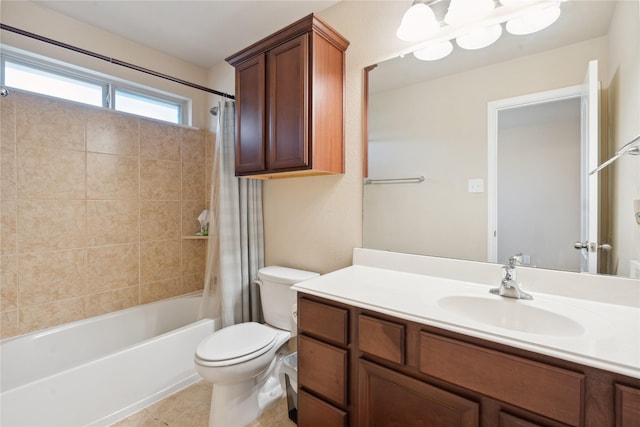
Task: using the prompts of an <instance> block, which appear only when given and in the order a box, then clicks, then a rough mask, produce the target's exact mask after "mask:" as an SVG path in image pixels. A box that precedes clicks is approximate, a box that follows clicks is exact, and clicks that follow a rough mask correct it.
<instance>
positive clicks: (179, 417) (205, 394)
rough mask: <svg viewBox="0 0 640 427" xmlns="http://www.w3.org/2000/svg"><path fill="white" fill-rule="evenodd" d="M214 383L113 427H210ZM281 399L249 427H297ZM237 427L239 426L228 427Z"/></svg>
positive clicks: (175, 396)
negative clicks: (210, 406) (210, 407)
mask: <svg viewBox="0 0 640 427" xmlns="http://www.w3.org/2000/svg"><path fill="white" fill-rule="evenodd" d="M210 403H211V384H208V383H206V382H204V381H200V382H198V383H196V384H194V385H192V386H190V387H187V388H185V389H184V390H181V391H179V392H178V393H176V394H173V395H171V396H169V397H167V398H165V399H163V400H161V401H160V402H158V403H156V404H154V405H152V406H150V407H148V408H145V409H143V410H142V411H140V412H137V413H135V414H133V415H131V416H130V417H128V418H125V419H124V420H122V421H120V422H118V423H116V424H114V426H113V427H167V426H169V427H207V424H208V420H209V405H210ZM295 426H296V424H295V423H293V422H292V421H290V420H289V417H288V415H287V399H286V397H284V398H282V399H281V400H280V401H278V402H277V403H276V404H275V405H273V406H271V407H270V408H268V409H267V410H266V411H265V413H264V414H263V415H262V416H261V417H260V418H259V419H257V420H256V421H254V422H252V423H251V424H249V426H248V427H295ZM229 427H236V426H229Z"/></svg>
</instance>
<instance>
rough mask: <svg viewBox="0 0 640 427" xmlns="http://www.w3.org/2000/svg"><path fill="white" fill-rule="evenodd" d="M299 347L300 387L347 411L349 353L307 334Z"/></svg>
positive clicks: (302, 338) (299, 341)
mask: <svg viewBox="0 0 640 427" xmlns="http://www.w3.org/2000/svg"><path fill="white" fill-rule="evenodd" d="M298 346H299V347H298V384H300V386H301V387H303V388H306V389H308V390H311V391H313V392H314V393H315V394H317V395H320V396H322V397H323V398H325V399H327V400H329V401H331V402H332V403H334V404H336V405H339V406H341V407H343V408H346V406H347V396H348V392H347V366H348V363H347V351H346V350H342V349H339V348H336V347H334V346H332V345H329V344H326V343H323V342H322V341H318V340H315V339H313V338H309V337H306V336H304V335H301V336H300V337H299V339H298Z"/></svg>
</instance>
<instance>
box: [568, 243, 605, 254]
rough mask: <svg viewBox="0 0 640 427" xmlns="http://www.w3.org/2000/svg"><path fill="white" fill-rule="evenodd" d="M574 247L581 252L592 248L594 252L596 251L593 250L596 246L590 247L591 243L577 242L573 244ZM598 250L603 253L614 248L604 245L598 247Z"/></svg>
mask: <svg viewBox="0 0 640 427" xmlns="http://www.w3.org/2000/svg"><path fill="white" fill-rule="evenodd" d="M573 247H574V248H575V249H579V250H582V249H587V250H588V249H589V248H591V250H592V251H595V249H593V248H594V247H595V244H594V245H590V244H589V242H575V243H574V244H573ZM598 249H600V250H601V251H603V252H609V251H610V250H611V249H612V247H611V245H610V244H608V243H603V244H601V245H598Z"/></svg>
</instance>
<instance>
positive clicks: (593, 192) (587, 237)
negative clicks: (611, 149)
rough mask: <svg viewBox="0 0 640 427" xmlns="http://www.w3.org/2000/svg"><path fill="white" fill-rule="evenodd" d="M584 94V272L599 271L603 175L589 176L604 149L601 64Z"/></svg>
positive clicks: (592, 66) (590, 73)
mask: <svg viewBox="0 0 640 427" xmlns="http://www.w3.org/2000/svg"><path fill="white" fill-rule="evenodd" d="M584 86H585V90H584V94H583V95H582V111H581V113H582V147H583V162H582V164H583V168H584V170H583V173H582V179H583V182H582V205H583V209H584V212H585V214H584V215H583V216H582V219H581V230H580V231H581V232H580V241H579V242H576V243H577V244H576V246H575V247H576V249H579V250H580V252H581V264H580V270H581V271H586V272H589V273H597V272H598V252H599V248H600V245H599V243H598V205H599V203H598V192H599V176H600V175H599V174H597V173H594V174H592V175H589V171H592V170H594V169H596V168H597V167H598V163H599V156H598V150H599V147H600V126H599V125H600V82H599V80H598V61H591V62H589V66H588V68H587V75H586V76H585V81H584Z"/></svg>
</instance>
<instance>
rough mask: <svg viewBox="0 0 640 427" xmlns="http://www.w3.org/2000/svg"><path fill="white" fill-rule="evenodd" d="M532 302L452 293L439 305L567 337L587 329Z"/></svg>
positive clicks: (506, 324) (494, 321) (487, 321)
mask: <svg viewBox="0 0 640 427" xmlns="http://www.w3.org/2000/svg"><path fill="white" fill-rule="evenodd" d="M531 304H532V302H531V301H523V300H516V299H511V298H502V297H501V298H500V299H493V298H488V297H476V296H449V297H444V298H441V299H439V300H438V305H439V306H440V307H442V308H444V309H445V310H447V311H449V312H452V313H455V314H457V315H460V316H462V317H465V318H467V319H470V320H474V321H476V322H480V323H484V324H487V325H492V326H497V327H499V328H504V329H511V330H515V331H520V332H527V333H530V334H539V335H554V336H565V337H567V336H577V335H581V334H583V333H584V332H585V330H584V328H583V327H582V325H580V324H579V323H578V322H576V321H575V320H573V319H570V318H568V317H566V316H563V315H561V314H557V313H554V312H552V311H548V310H545V309H542V308H537V307H533V306H531Z"/></svg>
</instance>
